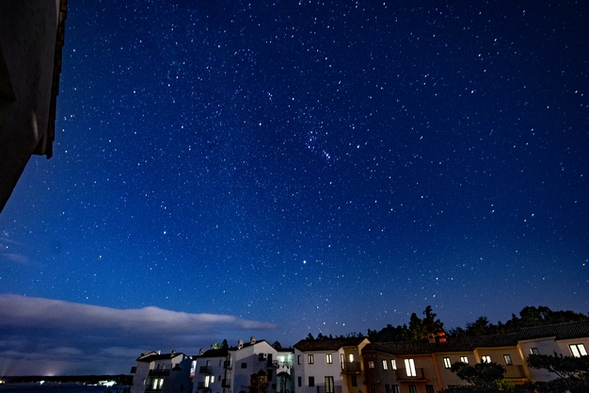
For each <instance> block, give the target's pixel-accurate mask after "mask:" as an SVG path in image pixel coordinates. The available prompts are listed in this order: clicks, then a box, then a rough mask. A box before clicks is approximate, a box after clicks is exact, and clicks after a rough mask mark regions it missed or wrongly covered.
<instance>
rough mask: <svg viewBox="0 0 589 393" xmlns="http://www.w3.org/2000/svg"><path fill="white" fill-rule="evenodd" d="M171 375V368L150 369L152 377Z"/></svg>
mask: <svg viewBox="0 0 589 393" xmlns="http://www.w3.org/2000/svg"><path fill="white" fill-rule="evenodd" d="M168 375H170V369H169V368H164V369H159V370H149V376H150V377H167V376H168Z"/></svg>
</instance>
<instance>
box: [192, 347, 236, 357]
mask: <svg viewBox="0 0 589 393" xmlns="http://www.w3.org/2000/svg"><path fill="white" fill-rule="evenodd" d="M228 353H229V349H227V348H219V349H209V350H208V351H205V352H204V353H203V354H202V355H198V356H197V357H199V358H220V357H223V358H224V357H227V354H228Z"/></svg>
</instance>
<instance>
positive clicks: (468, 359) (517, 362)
mask: <svg viewBox="0 0 589 393" xmlns="http://www.w3.org/2000/svg"><path fill="white" fill-rule="evenodd" d="M587 348H589V321H584V322H569V323H561V324H554V325H546V326H537V327H531V328H526V329H522V330H521V331H520V332H517V333H511V334H500V335H489V336H476V337H461V338H457V339H449V340H444V341H442V342H429V343H426V342H385V343H371V344H368V345H367V346H366V347H364V349H363V351H362V356H363V359H364V364H365V377H366V384H367V386H368V387H369V392H370V393H433V392H437V391H438V390H441V389H445V388H448V387H450V386H455V385H466V384H468V383H467V382H465V381H463V380H461V379H460V378H458V377H457V376H456V374H455V373H453V372H452V371H451V367H452V364H454V363H456V362H463V363H467V364H471V365H473V364H477V363H489V362H494V363H498V364H500V365H502V366H503V367H504V368H505V370H506V372H505V374H504V379H505V380H507V381H510V382H512V383H515V384H520V383H524V382H528V381H532V382H536V381H548V380H551V379H555V378H556V375H554V374H551V373H548V372H547V371H546V370H535V369H532V368H530V367H528V365H527V358H528V356H529V355H530V354H532V353H535V354H544V355H552V354H554V353H556V354H559V355H563V356H586V355H587Z"/></svg>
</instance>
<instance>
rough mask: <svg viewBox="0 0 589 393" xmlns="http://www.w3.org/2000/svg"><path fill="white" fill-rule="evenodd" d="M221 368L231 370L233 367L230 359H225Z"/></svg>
mask: <svg viewBox="0 0 589 393" xmlns="http://www.w3.org/2000/svg"><path fill="white" fill-rule="evenodd" d="M223 368H226V369H227V370H231V369H232V368H233V362H232V361H231V360H225V361H224V362H223Z"/></svg>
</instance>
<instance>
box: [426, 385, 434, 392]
mask: <svg viewBox="0 0 589 393" xmlns="http://www.w3.org/2000/svg"><path fill="white" fill-rule="evenodd" d="M425 393H434V385H425Z"/></svg>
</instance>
